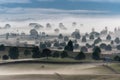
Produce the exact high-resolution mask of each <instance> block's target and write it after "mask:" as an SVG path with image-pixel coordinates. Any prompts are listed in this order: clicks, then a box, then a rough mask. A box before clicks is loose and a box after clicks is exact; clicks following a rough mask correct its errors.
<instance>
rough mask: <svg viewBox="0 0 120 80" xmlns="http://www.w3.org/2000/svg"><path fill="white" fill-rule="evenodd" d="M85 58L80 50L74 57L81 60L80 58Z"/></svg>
mask: <svg viewBox="0 0 120 80" xmlns="http://www.w3.org/2000/svg"><path fill="white" fill-rule="evenodd" d="M85 58H86V55H85V53H84V52H82V51H81V52H80V53H79V54H78V55H77V56H76V57H75V59H76V60H82V59H85Z"/></svg>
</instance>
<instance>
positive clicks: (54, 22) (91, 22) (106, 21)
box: [0, 17, 120, 34]
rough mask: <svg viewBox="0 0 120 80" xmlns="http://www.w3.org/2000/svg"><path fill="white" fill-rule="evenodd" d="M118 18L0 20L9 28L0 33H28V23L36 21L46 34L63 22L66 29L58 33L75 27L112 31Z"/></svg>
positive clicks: (117, 23) (81, 29)
mask: <svg viewBox="0 0 120 80" xmlns="http://www.w3.org/2000/svg"><path fill="white" fill-rule="evenodd" d="M119 21H120V19H119V18H112V17H111V18H102V17H101V18H100V17H98V18H96V17H93V18H88V17H84V18H83V17H78V18H76V17H65V18H56V19H40V20H25V21H19V20H16V21H12V20H11V21H7V20H6V21H0V27H4V26H5V24H10V25H11V28H9V29H0V32H1V33H0V34H4V33H7V32H9V33H10V32H13V33H16V32H17V33H22V32H25V33H26V34H29V31H30V29H32V28H31V27H30V26H29V24H30V23H38V24H40V25H42V26H43V27H44V28H40V29H37V31H38V32H46V33H48V34H55V32H54V29H56V28H58V29H59V23H63V25H64V26H65V27H66V28H67V30H60V32H59V33H67V34H69V33H72V32H73V31H75V29H79V30H80V32H81V33H86V32H88V33H89V32H91V31H92V28H95V31H98V32H100V31H101V30H103V29H105V27H108V30H109V31H112V32H113V31H114V28H118V27H119V26H120V23H119ZM73 22H76V25H75V26H72V23H73ZM47 23H50V24H51V27H52V28H51V29H47V28H46V24H47Z"/></svg>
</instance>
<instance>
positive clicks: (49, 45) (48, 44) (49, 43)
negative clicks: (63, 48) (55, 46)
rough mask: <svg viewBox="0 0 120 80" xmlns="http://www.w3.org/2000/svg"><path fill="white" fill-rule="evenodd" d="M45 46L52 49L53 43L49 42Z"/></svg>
mask: <svg viewBox="0 0 120 80" xmlns="http://www.w3.org/2000/svg"><path fill="white" fill-rule="evenodd" d="M45 45H46V47H51V45H52V44H51V42H50V41H47V42H45ZM46 47H44V48H46Z"/></svg>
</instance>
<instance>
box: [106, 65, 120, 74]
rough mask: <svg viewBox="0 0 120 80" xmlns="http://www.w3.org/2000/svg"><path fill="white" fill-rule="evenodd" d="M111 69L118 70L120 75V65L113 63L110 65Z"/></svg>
mask: <svg viewBox="0 0 120 80" xmlns="http://www.w3.org/2000/svg"><path fill="white" fill-rule="evenodd" d="M108 65H109V66H110V67H111V68H113V69H114V70H116V71H117V72H118V73H120V63H112V64H108Z"/></svg>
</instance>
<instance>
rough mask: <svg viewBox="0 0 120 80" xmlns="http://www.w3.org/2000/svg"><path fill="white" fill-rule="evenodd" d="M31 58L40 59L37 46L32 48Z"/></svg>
mask: <svg viewBox="0 0 120 80" xmlns="http://www.w3.org/2000/svg"><path fill="white" fill-rule="evenodd" d="M32 53H33V54H32V58H40V57H41V52H40V50H39V48H38V47H37V46H35V47H33V49H32Z"/></svg>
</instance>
